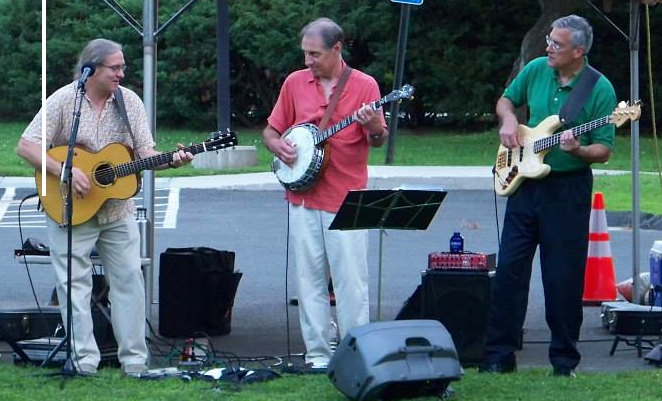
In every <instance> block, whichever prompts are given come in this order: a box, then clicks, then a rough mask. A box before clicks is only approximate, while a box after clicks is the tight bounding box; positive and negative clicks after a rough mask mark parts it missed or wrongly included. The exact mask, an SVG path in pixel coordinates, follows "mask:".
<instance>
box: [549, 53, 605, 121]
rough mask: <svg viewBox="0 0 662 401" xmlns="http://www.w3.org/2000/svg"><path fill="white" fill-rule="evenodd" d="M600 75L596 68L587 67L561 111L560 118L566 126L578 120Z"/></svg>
mask: <svg viewBox="0 0 662 401" xmlns="http://www.w3.org/2000/svg"><path fill="white" fill-rule="evenodd" d="M600 75H602V74H600V72H598V70H596V69H595V68H593V67H591V66H590V65H587V66H586V68H585V69H584V72H583V73H582V75H581V76H580V77H579V79H578V80H577V83H576V84H575V86H573V88H572V90H571V91H570V94H569V95H568V97H567V98H566V100H565V102H564V103H563V106H561V110H560V111H559V117H560V119H561V122H562V123H563V124H564V125H567V124H569V123H571V122H572V121H573V120H574V119H575V118H577V116H578V115H579V112H580V111H581V110H582V108H583V107H584V105H585V104H586V101H587V100H588V97H589V95H590V94H591V92H592V91H593V87H594V86H595V83H596V82H597V81H598V78H600Z"/></svg>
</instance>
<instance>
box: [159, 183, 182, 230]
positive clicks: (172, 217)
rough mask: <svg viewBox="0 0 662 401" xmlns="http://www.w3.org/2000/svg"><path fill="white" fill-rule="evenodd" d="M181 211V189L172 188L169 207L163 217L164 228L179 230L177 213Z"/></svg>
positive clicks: (169, 195)
mask: <svg viewBox="0 0 662 401" xmlns="http://www.w3.org/2000/svg"><path fill="white" fill-rule="evenodd" d="M178 210H179V188H170V193H169V194H168V207H167V208H166V211H165V216H163V226H162V227H163V228H177V211H178Z"/></svg>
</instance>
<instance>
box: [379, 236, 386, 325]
mask: <svg viewBox="0 0 662 401" xmlns="http://www.w3.org/2000/svg"><path fill="white" fill-rule="evenodd" d="M384 231H385V230H384V227H380V228H379V273H378V278H377V321H380V320H382V264H383V259H384V257H383V255H382V250H383V247H384Z"/></svg>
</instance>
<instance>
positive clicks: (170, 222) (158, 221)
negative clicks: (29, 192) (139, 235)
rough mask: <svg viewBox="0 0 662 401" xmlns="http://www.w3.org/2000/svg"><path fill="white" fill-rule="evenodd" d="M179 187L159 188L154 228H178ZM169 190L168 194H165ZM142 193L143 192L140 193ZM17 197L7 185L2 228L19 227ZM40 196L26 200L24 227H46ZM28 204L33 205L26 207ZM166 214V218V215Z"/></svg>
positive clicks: (1, 206)
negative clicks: (39, 204)
mask: <svg viewBox="0 0 662 401" xmlns="http://www.w3.org/2000/svg"><path fill="white" fill-rule="evenodd" d="M179 191H180V189H179V188H171V189H169V188H162V189H157V192H160V193H161V194H163V195H159V196H155V199H158V200H159V203H155V204H154V228H177V213H178V210H179ZM166 192H167V195H166V196H164V195H165V194H164V193H166ZM140 195H142V192H141V193H140ZM15 198H16V188H15V187H6V188H5V191H4V193H3V194H2V197H1V198H0V228H16V227H18V218H19V210H18V207H19V205H20V203H21V200H20V199H15ZM133 199H134V201H135V204H136V206H140V205H141V204H142V197H141V196H137V197H134V198H133ZM37 202H38V198H37V197H36V196H34V197H33V198H30V199H27V200H25V202H24V204H23V208H22V210H21V212H20V218H21V225H22V226H23V227H24V228H27V227H36V228H43V227H46V215H45V214H44V213H40V212H36V210H35V207H34V206H35V205H36V204H37ZM26 206H32V207H31V208H30V207H26ZM164 216H165V220H164V218H163V217H164Z"/></svg>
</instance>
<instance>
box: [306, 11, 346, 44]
mask: <svg viewBox="0 0 662 401" xmlns="http://www.w3.org/2000/svg"><path fill="white" fill-rule="evenodd" d="M299 36H301V38H303V37H304V36H319V37H321V38H322V43H323V44H324V48H325V49H330V48H332V47H333V45H335V44H336V43H337V42H340V43H341V44H342V43H343V40H344V39H345V33H344V32H343V30H342V28H341V27H340V25H338V24H336V23H335V21H333V20H332V19H329V18H318V19H316V20H315V21H312V22H310V23H308V25H306V26H304V27H303V29H302V30H301V33H300V34H299Z"/></svg>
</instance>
